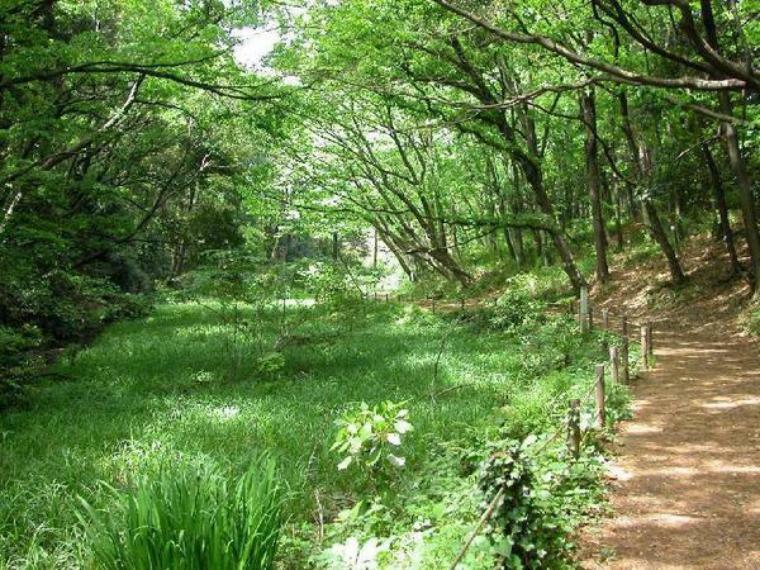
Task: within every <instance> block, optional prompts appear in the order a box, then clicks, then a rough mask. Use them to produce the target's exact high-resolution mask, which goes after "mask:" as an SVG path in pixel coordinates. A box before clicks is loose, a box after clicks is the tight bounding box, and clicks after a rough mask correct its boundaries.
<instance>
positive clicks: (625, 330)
mask: <svg viewBox="0 0 760 570" xmlns="http://www.w3.org/2000/svg"><path fill="white" fill-rule="evenodd" d="M621 319H622V321H623V325H622V328H623V330H622V332H621V334H622V335H623V337H624V338H628V317H626V316H625V315H623V316H622V317H621Z"/></svg>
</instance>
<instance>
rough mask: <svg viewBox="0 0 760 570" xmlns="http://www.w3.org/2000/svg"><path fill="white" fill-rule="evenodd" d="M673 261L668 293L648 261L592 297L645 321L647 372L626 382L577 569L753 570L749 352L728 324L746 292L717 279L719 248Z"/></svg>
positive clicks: (755, 526) (756, 518)
mask: <svg viewBox="0 0 760 570" xmlns="http://www.w3.org/2000/svg"><path fill="white" fill-rule="evenodd" d="M682 257H683V260H684V266H685V269H686V270H687V272H688V274H689V281H690V283H689V285H687V286H686V287H684V288H682V289H681V290H680V291H676V292H674V291H672V289H670V288H669V287H667V285H666V281H667V274H666V273H665V272H664V271H663V269H662V264H661V263H659V262H652V263H651V264H650V265H648V266H645V267H641V266H640V265H639V266H638V267H636V268H635V269H625V268H624V269H620V270H618V271H617V272H616V273H615V275H614V279H613V283H612V284H611V285H609V286H607V287H606V288H605V289H604V290H597V291H595V293H594V299H595V301H596V303H597V305H598V306H607V307H609V308H610V310H616V311H618V312H620V311H621V310H624V311H625V312H627V314H629V315H631V316H632V317H640V318H647V319H651V320H653V321H654V322H655V334H654V346H655V358H656V365H655V368H654V370H652V371H650V372H648V373H645V374H644V375H642V376H641V377H640V378H638V379H637V380H636V381H635V382H634V385H633V394H634V399H635V406H634V410H635V411H634V419H633V420H631V421H628V422H625V423H624V424H622V426H621V429H620V433H619V435H618V437H617V438H616V443H615V447H614V451H615V453H616V456H615V458H614V460H613V461H612V464H611V467H610V470H609V476H610V500H611V507H612V513H611V516H610V517H609V518H606V519H604V520H603V521H601V523H600V524H599V525H598V526H596V527H593V528H587V529H585V530H584V532H583V533H582V536H581V541H580V542H581V549H580V552H579V555H580V556H579V564H580V566H581V567H582V568H587V569H592V568H626V569H655V568H657V569H676V568H711V569H713V568H714V569H720V568H726V569H728V568H731V569H734V568H737V569H738V568H756V569H760V345H758V343H757V342H756V341H755V340H753V339H751V338H748V337H747V336H746V335H743V334H742V333H741V332H740V325H739V323H740V319H741V315H742V312H743V305H744V304H745V302H746V299H747V298H748V289H747V287H746V285H745V284H744V283H742V281H741V280H740V279H733V280H728V279H727V275H726V271H727V262H726V260H725V256H724V254H723V252H722V250H721V247H720V244H716V243H715V242H712V241H711V240H709V239H707V238H701V239H697V240H695V241H693V242H692V243H690V244H689V246H688V248H687V250H686V251H684V252H683V254H682ZM629 265H631V266H633V265H634V264H629Z"/></svg>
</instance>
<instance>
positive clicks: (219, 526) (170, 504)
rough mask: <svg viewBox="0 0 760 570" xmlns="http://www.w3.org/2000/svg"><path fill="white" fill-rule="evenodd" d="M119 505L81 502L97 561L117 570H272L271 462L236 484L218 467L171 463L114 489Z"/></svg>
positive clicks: (277, 497) (274, 506)
mask: <svg viewBox="0 0 760 570" xmlns="http://www.w3.org/2000/svg"><path fill="white" fill-rule="evenodd" d="M110 493H111V494H112V497H113V499H114V502H115V508H111V509H109V510H108V511H96V510H95V509H94V508H93V507H92V506H90V505H89V504H88V503H86V502H85V501H84V500H82V503H83V505H84V509H83V512H82V513H81V514H80V518H81V519H82V520H83V522H84V523H85V524H86V525H87V527H88V534H89V538H90V541H91V552H92V558H93V560H92V562H93V566H94V567H96V568H105V569H114V570H115V569H119V570H143V569H144V570H148V569H156V568H161V569H163V570H175V569H176V570H179V569H181V570H195V569H198V570H200V569H208V568H214V569H215V570H217V569H218V570H224V569H230V570H232V569H235V570H243V569H252V570H267V569H269V568H272V567H273V565H274V557H275V553H276V550H277V544H278V540H279V536H280V527H281V525H282V518H281V505H282V500H281V493H280V490H279V488H278V486H277V484H276V482H275V471H274V466H273V464H272V463H271V461H265V462H259V463H256V464H255V465H254V466H252V467H251V468H250V469H249V470H248V471H247V472H246V473H245V474H244V475H243V476H242V477H241V478H240V479H239V481H238V482H237V483H236V484H235V485H234V486H231V485H230V483H229V482H228V480H227V478H226V477H225V476H224V475H223V474H222V473H221V472H220V471H219V470H217V469H214V468H208V467H206V468H192V469H191V468H184V469H179V470H176V468H173V467H172V468H167V469H164V470H162V471H161V472H160V473H159V474H158V475H157V476H153V477H150V476H145V477H143V478H141V479H140V480H139V481H138V482H137V484H136V485H135V487H134V489H133V490H132V491H131V492H128V493H119V492H117V491H115V490H114V489H110Z"/></svg>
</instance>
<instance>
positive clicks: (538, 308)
mask: <svg viewBox="0 0 760 570" xmlns="http://www.w3.org/2000/svg"><path fill="white" fill-rule="evenodd" d="M544 309H545V306H544V303H543V302H542V301H540V300H538V299H536V298H534V297H533V295H532V294H531V293H530V291H528V290H527V289H525V288H522V287H517V286H516V287H510V288H509V289H507V290H506V292H505V293H504V294H503V295H502V296H501V297H499V299H498V301H497V302H496V308H495V310H494V315H493V317H492V318H491V325H492V327H493V328H494V329H500V330H506V331H514V330H517V329H519V328H522V327H525V326H530V325H532V324H537V323H539V322H542V321H543V320H544V318H545V317H544Z"/></svg>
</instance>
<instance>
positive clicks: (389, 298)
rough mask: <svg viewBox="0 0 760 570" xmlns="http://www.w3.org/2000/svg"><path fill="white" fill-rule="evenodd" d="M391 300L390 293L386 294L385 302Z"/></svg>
mask: <svg viewBox="0 0 760 570" xmlns="http://www.w3.org/2000/svg"><path fill="white" fill-rule="evenodd" d="M390 300H391V296H390V295H389V294H388V293H386V294H385V302H386V303H387V302H388V301H390Z"/></svg>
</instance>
